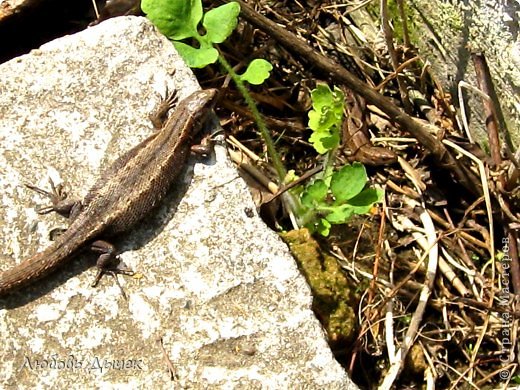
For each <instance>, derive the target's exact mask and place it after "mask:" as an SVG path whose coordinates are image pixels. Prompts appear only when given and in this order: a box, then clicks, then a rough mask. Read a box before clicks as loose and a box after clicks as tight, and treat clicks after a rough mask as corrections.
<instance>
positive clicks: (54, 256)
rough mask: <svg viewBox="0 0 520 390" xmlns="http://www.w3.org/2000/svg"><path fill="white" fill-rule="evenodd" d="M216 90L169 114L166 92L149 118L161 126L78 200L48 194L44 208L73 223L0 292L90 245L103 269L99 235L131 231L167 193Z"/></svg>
mask: <svg viewBox="0 0 520 390" xmlns="http://www.w3.org/2000/svg"><path fill="white" fill-rule="evenodd" d="M216 94H217V92H216V90H214V89H208V90H202V91H196V92H194V93H192V94H191V95H190V96H188V97H187V98H185V99H183V100H182V101H181V102H180V103H179V104H178V105H177V107H176V108H175V110H174V111H173V113H172V114H171V115H170V116H169V118H167V113H168V111H169V110H170V109H171V108H172V107H173V105H174V104H175V103H176V94H175V93H173V94H170V95H169V96H167V97H166V98H165V99H164V101H163V102H161V104H160V105H159V106H158V107H157V110H156V111H155V113H154V115H153V118H152V122H153V123H154V125H155V127H158V128H159V130H158V131H156V132H155V133H153V134H152V135H150V136H149V137H148V138H146V139H145V140H144V141H142V142H141V143H139V144H138V145H136V146H135V147H134V148H132V149H130V150H129V151H128V152H126V153H125V154H123V155H122V156H121V157H119V158H118V159H117V160H116V161H115V162H114V163H113V164H112V165H111V166H110V167H109V168H108V169H107V170H106V171H104V172H103V173H102V174H101V175H100V176H99V178H98V180H97V182H96V183H95V184H94V186H93V187H92V188H91V189H90V191H89V192H88V193H87V196H86V197H85V198H84V199H83V201H82V202H81V203H75V204H73V203H71V202H67V201H66V200H65V199H62V197H61V196H60V194H59V193H58V192H57V191H54V192H55V193H54V194H48V195H50V196H51V199H52V201H53V205H52V206H50V207H49V208H47V209H46V210H45V211H43V212H48V211H57V212H60V213H64V212H66V209H69V210H71V215H70V216H71V220H72V222H71V224H70V226H69V228H68V229H67V230H66V231H65V232H64V233H63V234H61V235H60V236H59V237H58V238H57V239H56V241H55V242H54V243H53V244H51V245H50V246H49V247H48V248H47V249H45V250H44V251H43V252H40V253H37V254H35V255H33V256H31V257H29V258H28V259H26V260H24V261H22V262H21V263H20V264H18V265H16V266H14V267H13V268H11V269H9V270H7V271H5V272H3V273H0V296H2V295H6V294H9V293H10V292H12V291H13V290H15V289H17V288H19V287H22V286H25V285H27V284H30V283H32V282H33V281H35V280H37V279H39V278H41V277H43V276H45V275H47V274H48V273H50V272H52V271H53V270H55V269H56V268H57V267H59V266H60V265H62V264H63V263H65V262H66V261H68V260H71V259H72V258H73V257H74V256H75V255H76V254H77V252H78V251H79V250H81V249H82V248H85V247H88V246H90V247H92V249H93V250H95V251H97V252H98V253H101V255H100V256H99V258H98V260H97V265H98V267H99V268H100V270H102V269H105V268H106V267H107V266H108V264H109V262H110V261H111V260H112V259H113V258H114V257H115V249H114V247H113V246H112V245H110V244H108V243H106V242H104V241H101V240H100V238H105V237H110V236H113V235H116V234H118V233H121V232H124V231H127V230H129V229H130V228H131V227H132V226H134V225H135V224H136V222H138V221H139V220H140V219H142V218H143V217H144V216H145V215H147V214H148V213H149V212H150V210H151V209H153V208H154V207H155V206H156V205H157V204H158V203H159V201H160V200H161V199H162V198H163V197H164V196H165V195H166V193H167V191H168V189H169V188H170V186H171V185H172V184H173V182H174V181H175V179H176V178H177V177H178V176H179V174H180V173H181V171H182V169H183V165H184V163H185V161H186V159H187V158H188V156H189V153H190V148H191V146H192V143H193V138H194V136H196V135H197V133H199V131H200V129H201V128H202V125H203V123H204V122H205V120H206V118H207V116H208V113H209V112H210V111H211V109H212V107H213V106H214V103H215V97H216ZM167 95H168V94H167ZM161 125H162V126H161ZM40 192H45V191H40ZM64 204H66V205H67V207H66V208H65V209H64V207H63V205H64Z"/></svg>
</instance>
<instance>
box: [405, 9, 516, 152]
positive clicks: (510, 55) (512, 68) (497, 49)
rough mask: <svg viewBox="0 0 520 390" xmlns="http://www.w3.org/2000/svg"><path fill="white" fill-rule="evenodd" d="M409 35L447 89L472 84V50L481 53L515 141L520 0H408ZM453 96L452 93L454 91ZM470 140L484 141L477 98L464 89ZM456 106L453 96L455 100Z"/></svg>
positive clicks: (482, 119) (480, 101)
mask: <svg viewBox="0 0 520 390" xmlns="http://www.w3.org/2000/svg"><path fill="white" fill-rule="evenodd" d="M408 16H409V17H411V18H412V20H413V23H411V24H410V26H409V28H410V29H411V31H412V39H413V40H414V42H413V43H414V44H416V45H417V46H418V47H419V49H420V51H421V53H422V54H423V56H424V58H426V59H428V60H429V61H430V63H431V64H432V68H433V70H434V74H435V75H436V76H437V77H438V78H439V80H440V81H441V82H442V85H443V86H444V87H445V88H446V89H451V91H452V92H456V88H457V85H458V83H459V81H461V80H463V81H466V82H467V83H469V84H471V85H473V86H475V87H477V81H476V77H475V70H474V67H473V61H472V59H471V55H470V54H471V52H475V53H478V52H482V53H485V55H486V58H487V62H488V65H489V68H490V71H491V77H492V78H493V83H494V86H495V89H496V92H497V95H498V98H499V100H500V105H501V107H502V110H503V113H504V117H505V122H506V126H507V128H508V130H509V132H510V136H511V138H512V140H513V143H514V145H515V147H516V148H518V147H519V145H520V130H519V129H520V94H519V93H518V92H519V90H520V35H519V33H520V23H519V19H520V3H519V2H518V0H505V1H478V0H449V1H446V0H433V1H432V0H412V1H411V2H410V3H409V9H408ZM454 96H455V99H457V95H456V94H455V95H454ZM465 102H466V106H467V109H468V111H469V112H470V113H471V114H472V115H471V117H470V120H471V122H470V124H471V131H472V133H473V136H474V138H475V139H478V140H487V136H486V135H485V134H486V130H485V117H484V115H483V114H482V112H483V108H482V98H481V97H480V96H478V95H476V94H474V93H472V92H466V97H465ZM455 105H456V106H458V101H456V102H455Z"/></svg>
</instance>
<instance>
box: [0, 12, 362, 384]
mask: <svg viewBox="0 0 520 390" xmlns="http://www.w3.org/2000/svg"><path fill="white" fill-rule="evenodd" d="M174 70H176V72H175V75H174V76H172V74H173V71H174ZM0 78H1V80H0V138H1V140H0V141H1V146H0V186H1V188H2V191H1V192H0V194H1V204H2V208H1V209H0V229H1V232H0V246H1V248H2V249H3V252H4V254H5V255H8V256H9V257H6V256H4V257H3V258H1V259H0V270H6V269H8V268H10V267H11V266H13V265H14V264H15V263H17V262H19V261H21V260H22V259H23V258H25V257H26V256H29V255H31V254H33V253H35V252H36V251H38V250H42V249H43V248H45V247H46V246H47V245H49V242H50V241H49V231H50V230H52V228H54V227H56V226H63V225H64V221H63V219H60V217H59V216H56V215H47V216H43V217H41V216H38V215H37V214H36V212H35V211H34V206H35V204H38V203H42V202H43V203H45V201H46V200H45V199H42V198H41V196H39V195H38V194H36V193H33V192H31V191H30V190H28V189H26V188H25V187H24V186H23V184H24V183H32V184H36V185H38V186H40V187H45V186H47V181H48V177H49V176H51V177H53V178H54V180H55V181H59V179H60V174H61V175H62V176H61V177H63V178H64V182H65V183H66V184H68V185H69V186H70V187H71V191H70V192H72V193H73V194H75V195H76V196H78V197H81V196H84V195H85V193H86V191H87V190H88V189H89V187H90V186H91V185H92V184H93V183H94V181H95V179H96V177H97V175H98V170H99V169H100V168H103V167H106V166H108V165H109V164H110V163H111V162H112V161H113V160H114V159H116V158H117V157H118V156H119V155H120V154H121V153H122V152H124V151H125V150H127V149H128V148H129V147H131V146H133V145H134V144H136V143H137V142H139V141H140V140H142V139H143V138H144V137H146V136H147V135H148V134H150V132H151V131H152V127H151V125H150V123H149V121H148V119H147V114H148V113H149V112H150V111H152V109H153V107H154V106H155V105H156V104H157V102H158V101H159V93H164V90H165V86H166V85H169V86H170V88H171V87H173V86H176V87H177V88H179V89H180V94H181V96H182V97H184V96H186V95H187V94H189V93H190V92H191V91H193V90H194V89H196V88H198V85H197V83H196V80H195V79H194V77H193V75H192V74H191V72H190V71H189V70H188V69H186V68H185V66H184V64H183V63H182V61H181V60H180V59H179V58H178V56H177V54H176V52H175V51H174V49H173V47H172V45H171V44H170V43H169V42H168V41H167V40H166V39H165V38H163V37H162V36H160V35H159V34H158V33H157V32H156V31H155V29H154V28H153V27H152V26H151V25H150V24H149V23H148V22H147V21H146V20H145V19H143V18H134V17H127V18H116V19H112V20H109V21H107V22H105V23H102V24H100V25H99V26H96V27H95V28H91V29H88V30H86V31H84V32H81V33H79V34H76V35H74V36H69V37H64V38H62V39H59V40H56V41H54V42H50V43H48V44H46V45H44V46H43V47H42V48H41V49H40V50H35V51H33V52H31V53H30V54H29V55H26V56H23V57H20V58H17V59H14V60H12V61H10V62H8V63H5V64H3V65H1V66H0ZM188 165H189V166H190V167H191V168H189V169H186V173H185V175H184V176H183V179H182V180H180V181H179V184H178V185H177V186H175V188H174V189H173V190H172V194H171V196H169V198H168V199H166V201H165V202H164V204H163V205H162V206H161V207H160V209H159V210H158V211H157V213H156V214H154V215H151V216H150V218H148V219H147V220H145V221H143V222H142V224H141V226H139V227H138V228H137V229H135V230H134V231H132V232H131V233H129V234H127V235H126V236H125V237H123V238H122V239H121V240H118V241H117V242H116V244H117V246H118V248H119V249H121V250H122V254H121V258H122V260H123V261H124V262H125V263H126V265H128V266H129V267H130V268H132V269H133V270H135V271H138V272H139V273H141V275H142V277H141V278H128V277H127V278H122V277H119V278H118V280H119V282H120V285H121V288H122V289H123V290H124V291H125V293H126V294H127V296H128V299H127V300H125V299H124V297H123V295H122V293H121V288H120V287H118V285H117V284H116V283H115V281H114V279H113V278H111V277H106V278H104V279H102V281H101V283H100V286H99V287H97V288H91V287H90V286H89V284H90V283H91V281H92V280H93V277H94V275H95V269H93V268H90V267H91V266H92V264H93V262H94V259H93V257H92V256H89V255H88V254H81V255H78V256H77V258H76V259H74V261H73V262H72V263H71V264H69V265H67V266H65V267H64V268H62V269H61V270H60V271H59V272H57V273H55V274H53V275H52V276H49V277H47V278H45V279H43V280H41V281H39V282H38V283H37V284H36V285H34V286H32V287H30V288H27V289H24V290H21V291H20V292H17V293H16V294H14V295H12V296H10V297H8V298H6V299H0V334H1V337H2V343H1V344H0V367H1V368H0V386H1V387H10V386H16V387H18V388H33V387H35V386H40V387H49V388H50V387H53V388H66V387H75V388H99V387H116V386H120V385H130V386H131V387H132V388H145V387H146V388H162V387H166V386H168V387H174V388H180V387H192V388H207V387H220V388H260V387H265V388H303V387H305V388H338V389H339V388H342V389H344V388H356V387H355V386H354V385H353V384H352V382H351V381H350V380H349V378H348V377H347V375H346V373H345V372H344V371H343V369H342V368H341V367H340V365H339V364H338V363H337V362H336V361H335V360H334V358H333V356H332V354H331V351H330V350H329V348H328V346H327V343H326V341H325V336H324V333H323V331H322V329H321V327H320V325H319V323H318V321H317V320H316V318H315V317H314V315H313V313H312V311H311V309H310V306H311V299H312V298H311V295H310V291H309V288H308V287H307V285H306V283H305V281H304V279H303V278H302V276H301V275H300V274H299V272H298V270H297V267H296V265H295V263H294V261H293V259H292V257H291V256H290V254H289V253H288V250H287V248H286V246H285V245H284V244H283V243H282V242H281V241H280V240H279V239H278V237H277V236H276V234H274V233H273V232H272V231H270V230H269V229H267V228H266V226H265V225H264V224H263V223H262V221H261V220H260V219H259V218H258V217H257V215H256V213H255V212H254V211H253V210H254V205H253V203H252V201H251V197H250V194H249V192H248V189H247V188H246V186H245V184H244V182H243V181H242V180H241V179H240V177H239V176H238V174H237V172H236V170H235V169H234V168H233V167H232V166H231V165H230V163H229V161H228V159H227V156H226V153H225V149H224V148H223V147H221V146H217V147H216V150H215V156H214V157H213V158H210V159H207V160H200V159H195V158H193V159H192V160H191V162H190V164H188ZM158 340H162V345H163V346H164V349H165V354H166V355H167V356H168V357H169V359H170V361H171V363H172V366H173V369H174V379H173V382H172V380H171V378H170V374H169V373H168V369H167V364H166V362H165V358H164V355H165V354H164V353H163V351H162V349H161V344H160V342H159V341H158Z"/></svg>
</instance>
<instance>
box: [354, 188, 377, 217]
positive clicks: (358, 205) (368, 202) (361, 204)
mask: <svg viewBox="0 0 520 390" xmlns="http://www.w3.org/2000/svg"><path fill="white" fill-rule="evenodd" d="M382 199H383V191H381V190H379V189H376V188H366V189H364V190H363V191H361V192H360V193H359V194H358V195H356V196H355V197H353V198H352V199H350V200H349V201H348V205H349V206H350V207H351V208H352V210H353V212H354V213H356V214H365V213H368V212H369V211H370V209H371V208H372V206H373V205H374V203H377V202H381V200H382Z"/></svg>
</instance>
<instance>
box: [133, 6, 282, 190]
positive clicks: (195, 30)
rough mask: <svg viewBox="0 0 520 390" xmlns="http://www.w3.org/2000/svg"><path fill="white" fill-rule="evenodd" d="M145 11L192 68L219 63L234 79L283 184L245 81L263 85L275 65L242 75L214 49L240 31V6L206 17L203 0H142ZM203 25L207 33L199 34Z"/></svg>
mask: <svg viewBox="0 0 520 390" xmlns="http://www.w3.org/2000/svg"><path fill="white" fill-rule="evenodd" d="M141 8H142V10H143V11H144V13H145V14H146V16H147V17H148V18H149V19H150V20H151V21H152V23H154V24H155V25H156V26H157V28H158V29H159V31H161V33H163V34H164V35H166V37H168V38H169V39H171V40H172V41H173V45H174V46H175V48H176V49H177V51H178V52H179V54H180V55H181V56H182V58H183V59H184V61H186V63H187V64H188V66H190V67H192V68H203V67H205V66H206V65H209V64H212V63H214V62H216V61H218V62H219V63H220V65H221V66H222V67H223V68H224V69H225V71H226V72H227V73H228V74H229V75H230V76H231V78H232V79H233V81H234V82H235V84H236V85H237V88H238V90H239V91H240V93H241V94H242V95H243V96H244V99H245V101H246V103H247V105H248V106H249V108H250V110H251V112H252V114H253V117H254V118H255V121H256V123H257V125H258V128H259V130H260V133H261V135H262V138H263V139H264V142H265V144H266V148H267V153H268V154H269V157H270V158H271V161H272V164H273V166H274V168H275V169H276V172H277V174H278V178H279V180H280V182H283V180H284V178H285V176H286V174H287V172H286V170H285V167H284V165H283V163H282V160H281V159H280V157H279V155H278V153H277V152H276V149H275V147H274V142H273V140H272V138H271V135H270V132H269V130H268V129H267V126H266V125H265V122H264V120H263V118H262V116H261V115H260V113H259V111H258V108H257V107H256V104H255V103H254V100H253V99H252V98H251V96H250V94H249V91H248V90H247V88H246V86H245V84H244V82H248V83H250V84H255V85H259V84H262V83H263V82H264V81H265V80H266V79H267V78H268V77H269V72H270V71H271V70H272V65H271V64H270V63H269V62H267V61H265V60H261V59H256V60H253V61H252V62H251V63H250V64H249V66H248V67H247V69H246V71H245V72H244V73H243V74H242V75H238V74H236V73H235V71H234V70H233V68H232V67H231V65H230V64H229V63H228V62H227V61H226V59H225V58H224V56H222V55H221V54H220V53H219V51H218V50H217V49H216V48H215V47H214V45H215V44H218V43H222V42H224V41H225V40H226V39H227V38H228V37H229V36H230V35H231V33H232V32H233V30H234V29H235V28H236V26H237V22H238V20H237V18H238V15H239V13H240V6H239V4H238V3H235V2H231V3H227V4H224V5H222V6H220V7H217V8H214V9H212V10H210V11H208V12H206V13H205V14H204V13H203V11H202V3H201V1H200V0H142V3H141ZM201 22H202V27H203V28H204V30H205V34H200V32H199V24H200V23H201ZM185 39H191V40H195V41H196V42H197V45H198V47H195V46H191V45H189V44H188V43H185V42H181V40H185Z"/></svg>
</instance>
